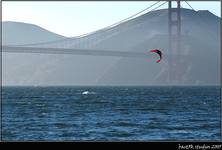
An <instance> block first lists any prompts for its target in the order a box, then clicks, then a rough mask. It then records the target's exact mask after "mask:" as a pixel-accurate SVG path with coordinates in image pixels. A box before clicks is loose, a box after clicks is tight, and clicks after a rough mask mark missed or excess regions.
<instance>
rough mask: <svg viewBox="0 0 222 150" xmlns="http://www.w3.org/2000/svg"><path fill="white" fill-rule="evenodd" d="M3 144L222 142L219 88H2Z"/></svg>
mask: <svg viewBox="0 0 222 150" xmlns="http://www.w3.org/2000/svg"><path fill="white" fill-rule="evenodd" d="M2 94H3V95H2V98H3V99H2V140H13V141H14V140H38V141H42V140H50V141H51V140H56V141H60V140H68V141H70V140H102V141H107V140H112V141H134V140H136V141H153V140H173V141H174V140H220V117H221V116H220V104H221V103H220V87H216V86H209V87H3V93H2Z"/></svg>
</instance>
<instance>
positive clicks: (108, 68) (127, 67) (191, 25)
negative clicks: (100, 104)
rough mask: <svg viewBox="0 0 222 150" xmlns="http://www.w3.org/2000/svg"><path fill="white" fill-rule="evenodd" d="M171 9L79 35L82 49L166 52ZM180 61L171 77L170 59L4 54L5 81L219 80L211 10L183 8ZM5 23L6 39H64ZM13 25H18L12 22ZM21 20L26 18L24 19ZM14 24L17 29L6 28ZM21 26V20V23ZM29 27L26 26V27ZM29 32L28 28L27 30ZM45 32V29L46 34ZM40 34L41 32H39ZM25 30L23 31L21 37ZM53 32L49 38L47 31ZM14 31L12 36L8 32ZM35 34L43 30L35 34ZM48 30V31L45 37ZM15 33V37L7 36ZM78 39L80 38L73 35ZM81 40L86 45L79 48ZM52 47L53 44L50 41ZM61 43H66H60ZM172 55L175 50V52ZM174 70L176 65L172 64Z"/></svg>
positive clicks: (155, 82) (217, 39) (217, 22)
mask: <svg viewBox="0 0 222 150" xmlns="http://www.w3.org/2000/svg"><path fill="white" fill-rule="evenodd" d="M167 15H168V13H167V10H166V9H162V10H157V11H152V12H149V13H146V14H144V15H141V16H139V17H137V18H134V19H132V20H129V21H127V22H124V23H121V24H119V25H117V26H114V27H112V28H108V29H104V30H99V31H97V32H94V33H92V34H89V35H87V36H86V37H81V38H80V39H81V40H82V44H80V45H75V44H73V45H71V46H70V47H71V48H84V47H83V46H84V45H87V44H88V45H89V40H90V39H93V38H95V37H97V38H96V41H95V42H94V43H93V44H91V45H90V47H89V48H92V49H108V50H109V49H111V50H120V51H141V52H146V51H148V50H149V49H153V48H159V49H161V50H162V51H163V54H166V55H168V54H169V50H168V37H167V33H168V27H167V23H168V22H167ZM181 16H182V37H181V38H182V43H181V51H182V52H181V54H182V57H181V58H178V59H180V60H181V64H180V65H179V66H178V68H176V70H178V71H179V78H175V79H174V82H169V80H168V79H167V76H168V73H169V66H168V64H167V58H164V56H163V61H162V62H161V63H159V64H157V63H155V61H153V62H148V61H146V60H144V59H135V58H118V57H99V56H67V55H64V56H62V55H41V54H4V55H3V84H4V85H172V84H176V85H218V84H219V81H220V80H219V79H220V76H219V75H220V18H219V17H217V16H215V15H213V14H212V13H210V12H209V11H193V10H189V9H182V10H181ZM4 24H5V23H3V26H5V27H4V28H3V44H7V43H10V44H17V43H23V44H24V43H27V44H28V43H34V41H35V42H36V43H38V42H40V41H41V40H42V41H43V40H45V41H46V40H48V41H51V40H52V39H53V38H54V39H59V38H63V37H61V36H59V35H56V34H53V33H50V32H48V31H46V30H44V29H39V28H38V30H35V32H34V29H36V28H37V26H35V25H30V24H26V25H27V26H29V28H30V30H26V28H18V27H17V26H16V25H15V24H14V23H13V22H8V23H7V24H5V25H4ZM10 24H14V25H15V27H13V25H10ZM21 24H22V23H21ZM7 26H11V27H12V28H13V29H11V30H6V29H8V28H9V27H7ZM18 26H19V25H18ZM27 28H28V27H27ZM28 31H29V32H28ZM45 32H46V33H45ZM40 33H41V34H40ZM21 34H23V35H24V36H23V37H22V38H21ZM46 34H47V35H51V36H49V37H50V38H49V37H47V36H45V35H46ZM9 35H10V36H9ZM36 35H39V36H37V37H38V38H37V37H35V36H36ZM43 35H44V36H43ZM9 37H11V38H9ZM71 40H73V42H74V43H75V42H76V41H77V40H79V39H78V38H76V39H75V38H74V39H71ZM81 45H82V47H81ZM51 46H53V44H52V45H51ZM61 46H63V45H62V44H61ZM173 55H176V53H175V52H173ZM174 69H175V68H174Z"/></svg>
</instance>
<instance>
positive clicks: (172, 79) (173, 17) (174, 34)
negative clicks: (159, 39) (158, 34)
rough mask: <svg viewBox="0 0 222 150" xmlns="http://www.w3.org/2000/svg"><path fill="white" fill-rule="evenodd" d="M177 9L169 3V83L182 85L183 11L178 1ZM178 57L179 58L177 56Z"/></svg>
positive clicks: (178, 0)
mask: <svg viewBox="0 0 222 150" xmlns="http://www.w3.org/2000/svg"><path fill="white" fill-rule="evenodd" d="M176 3H177V6H176V8H172V1H169V2H168V39H169V41H168V42H169V43H168V53H169V62H168V65H169V72H168V73H169V74H168V83H169V84H178V83H180V74H179V73H180V71H179V70H180V68H179V67H180V63H181V60H180V59H181V58H180V57H179V56H180V51H181V50H180V49H181V46H180V45H181V44H180V43H181V10H180V8H181V7H180V0H177V1H176ZM176 55H177V56H176Z"/></svg>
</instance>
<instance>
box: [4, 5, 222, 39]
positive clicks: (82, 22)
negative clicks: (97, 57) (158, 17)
mask: <svg viewBox="0 0 222 150" xmlns="http://www.w3.org/2000/svg"><path fill="white" fill-rule="evenodd" d="M155 2H156V1H153V2H152V1H151V2H145V1H140V2H113V1H110V2H108V1H106V2H98V1H97V2H96V1H95V2H86V1H85V2H59V1H58V2H38V1H34V2H2V20H3V21H18V22H26V23H32V24H36V25H39V26H41V27H43V28H45V29H47V30H50V31H52V32H55V33H58V34H60V35H64V36H69V37H71V36H77V35H80V34H84V33H88V32H91V31H95V30H97V29H100V28H103V27H105V26H108V25H110V24H113V23H115V22H117V21H120V20H122V19H124V18H127V17H128V16H130V15H133V14H135V13H137V12H139V11H141V10H142V9H145V8H147V7H149V6H150V5H152V4H154V3H155ZM161 3H164V2H161ZM161 3H159V4H161ZM159 4H158V5H159ZM189 4H191V6H192V7H193V8H194V9H195V10H209V11H210V12H212V13H213V14H215V15H217V16H219V17H220V14H221V13H220V2H219V1H218V2H189ZM158 5H157V6H158ZM181 5H182V7H183V8H189V7H188V5H187V4H186V3H185V2H182V4H181ZM155 7H156V6H155ZM155 7H153V8H155ZM166 7H167V3H166V4H164V5H163V6H162V7H160V9H161V8H166ZM151 9H152V8H151Z"/></svg>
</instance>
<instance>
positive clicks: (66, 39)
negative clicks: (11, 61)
mask: <svg viewBox="0 0 222 150" xmlns="http://www.w3.org/2000/svg"><path fill="white" fill-rule="evenodd" d="M160 2H161V1H157V2H155V3H154V4H152V5H150V6H149V7H147V8H145V9H143V10H141V11H139V12H137V13H135V14H133V15H131V16H129V17H127V18H125V19H123V20H120V21H118V22H116V23H113V24H111V25H109V26H106V27H104V28H102V29H99V30H96V31H92V32H89V33H85V34H82V35H79V36H75V37H67V38H63V39H59V40H53V41H49V42H39V43H33V44H20V45H13V46H34V45H41V44H51V43H57V42H63V41H68V40H75V39H77V38H81V37H84V36H87V35H90V34H93V33H96V32H99V31H102V30H106V29H110V28H111V27H115V26H117V25H119V24H121V23H124V22H126V21H129V20H131V19H133V18H135V17H136V16H139V15H140V14H143V13H144V12H146V11H147V10H149V9H151V8H152V7H154V6H155V5H157V4H158V3H160ZM165 3H166V2H164V3H163V4H165ZM163 4H160V5H159V6H157V7H155V8H154V9H152V10H150V11H154V10H156V9H157V8H159V7H161V6H162V5H163ZM148 12H149V11H147V13H148Z"/></svg>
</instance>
